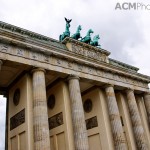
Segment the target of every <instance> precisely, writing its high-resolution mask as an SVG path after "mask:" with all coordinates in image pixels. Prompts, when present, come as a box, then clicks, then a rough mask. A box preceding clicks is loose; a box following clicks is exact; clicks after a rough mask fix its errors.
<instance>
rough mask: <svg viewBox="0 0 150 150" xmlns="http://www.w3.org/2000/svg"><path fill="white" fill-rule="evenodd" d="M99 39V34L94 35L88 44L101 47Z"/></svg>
mask: <svg viewBox="0 0 150 150" xmlns="http://www.w3.org/2000/svg"><path fill="white" fill-rule="evenodd" d="M99 39H100V37H99V34H98V35H95V36H94V38H93V40H91V42H90V45H92V46H98V47H101V45H100V44H99V43H98V40H99Z"/></svg>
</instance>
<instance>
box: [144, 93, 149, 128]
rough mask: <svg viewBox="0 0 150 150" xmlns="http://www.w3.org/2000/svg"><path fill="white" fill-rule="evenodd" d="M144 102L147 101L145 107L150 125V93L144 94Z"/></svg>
mask: <svg viewBox="0 0 150 150" xmlns="http://www.w3.org/2000/svg"><path fill="white" fill-rule="evenodd" d="M144 103H145V108H146V111H147V116H148V123H149V127H150V93H148V92H147V93H145V94H144Z"/></svg>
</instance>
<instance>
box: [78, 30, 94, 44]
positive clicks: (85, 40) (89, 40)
mask: <svg viewBox="0 0 150 150" xmlns="http://www.w3.org/2000/svg"><path fill="white" fill-rule="evenodd" d="M91 33H94V32H93V30H92V29H89V30H88V32H87V34H86V36H85V37H84V38H82V39H81V42H84V43H87V44H90V42H91Z"/></svg>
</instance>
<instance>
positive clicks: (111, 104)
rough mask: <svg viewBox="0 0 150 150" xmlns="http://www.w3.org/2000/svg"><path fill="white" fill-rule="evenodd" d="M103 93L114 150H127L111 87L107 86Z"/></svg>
mask: <svg viewBox="0 0 150 150" xmlns="http://www.w3.org/2000/svg"><path fill="white" fill-rule="evenodd" d="M105 91H106V97H107V105H108V113H109V117H110V123H111V129H112V134H113V139H114V146H115V150H127V145H126V139H125V136H124V133H123V127H122V124H121V119H120V114H119V109H118V105H117V101H116V97H115V93H114V87H113V85H107V86H106V88H105Z"/></svg>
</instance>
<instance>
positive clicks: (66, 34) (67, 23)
mask: <svg viewBox="0 0 150 150" xmlns="http://www.w3.org/2000/svg"><path fill="white" fill-rule="evenodd" d="M65 21H66V29H65V32H63V34H62V35H60V36H59V41H63V40H64V39H65V38H66V37H70V31H69V28H70V22H71V21H72V19H67V18H65Z"/></svg>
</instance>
